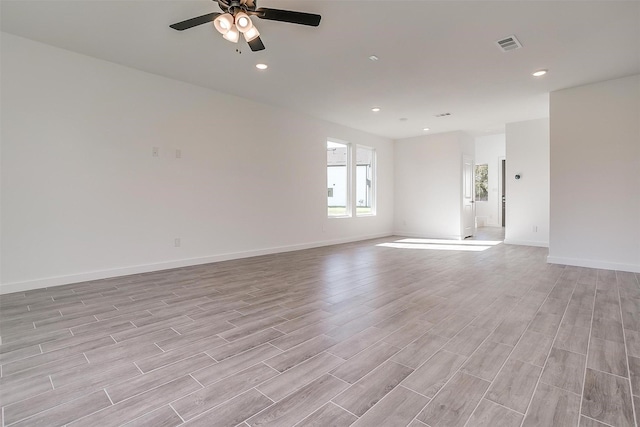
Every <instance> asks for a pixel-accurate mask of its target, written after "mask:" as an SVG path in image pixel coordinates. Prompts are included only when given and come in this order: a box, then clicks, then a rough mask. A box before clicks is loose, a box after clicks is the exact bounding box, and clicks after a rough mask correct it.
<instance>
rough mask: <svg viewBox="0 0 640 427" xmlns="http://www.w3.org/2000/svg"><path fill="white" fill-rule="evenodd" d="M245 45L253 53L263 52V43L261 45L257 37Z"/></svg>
mask: <svg viewBox="0 0 640 427" xmlns="http://www.w3.org/2000/svg"><path fill="white" fill-rule="evenodd" d="M247 43H248V44H249V47H250V48H251V50H252V51H253V52H257V51H259V50H264V43H262V40H260V37H259V36H258V37H256V38H255V39H253V40H251V41H250V42H247Z"/></svg>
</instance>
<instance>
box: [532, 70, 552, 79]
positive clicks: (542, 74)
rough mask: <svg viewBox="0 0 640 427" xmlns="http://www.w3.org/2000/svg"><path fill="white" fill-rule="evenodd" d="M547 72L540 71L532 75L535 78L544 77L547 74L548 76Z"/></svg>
mask: <svg viewBox="0 0 640 427" xmlns="http://www.w3.org/2000/svg"><path fill="white" fill-rule="evenodd" d="M547 71H548V70H538V71H536V72H534V73H532V75H533V77H542V76H544V75H545V74H547Z"/></svg>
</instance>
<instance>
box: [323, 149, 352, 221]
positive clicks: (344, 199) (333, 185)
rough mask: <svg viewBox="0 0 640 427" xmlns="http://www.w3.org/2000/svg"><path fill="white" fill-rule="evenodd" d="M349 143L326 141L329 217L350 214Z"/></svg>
mask: <svg viewBox="0 0 640 427" xmlns="http://www.w3.org/2000/svg"><path fill="white" fill-rule="evenodd" d="M349 148H350V147H349V144H346V143H342V142H335V141H327V214H328V215H329V216H330V217H340V216H349V215H351V209H350V204H349V199H350V197H349V196H350V194H349V193H350V192H349V187H350V179H349V176H350V173H349V166H350V165H351V155H350V149H349Z"/></svg>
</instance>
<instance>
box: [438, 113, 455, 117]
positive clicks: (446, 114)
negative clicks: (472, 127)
mask: <svg viewBox="0 0 640 427" xmlns="http://www.w3.org/2000/svg"><path fill="white" fill-rule="evenodd" d="M450 115H451V113H440V114H436V115H435V117H447V116H450Z"/></svg>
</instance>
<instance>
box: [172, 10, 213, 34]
mask: <svg viewBox="0 0 640 427" xmlns="http://www.w3.org/2000/svg"><path fill="white" fill-rule="evenodd" d="M218 15H220V13H218V12H214V13H208V14H206V15H202V16H197V17H195V18H191V19H187V20H186V21H182V22H177V23H175V24H171V25H169V26H170V27H171V28H173V29H174V30H178V31H184V30H188V29H189V28H193V27H197V26H198V25H202V24H206V23H207V22H211V21H213V20H214V19H216V16H218Z"/></svg>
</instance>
